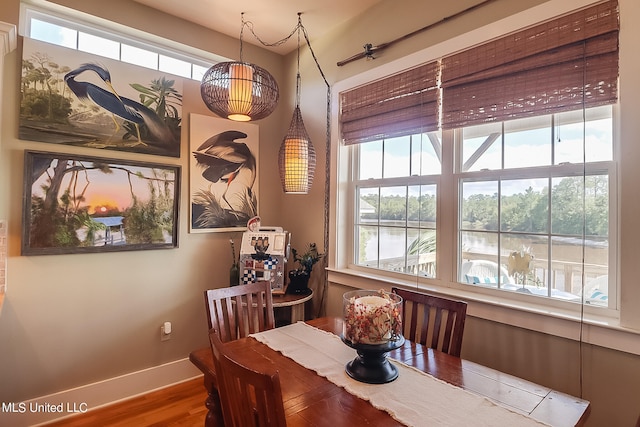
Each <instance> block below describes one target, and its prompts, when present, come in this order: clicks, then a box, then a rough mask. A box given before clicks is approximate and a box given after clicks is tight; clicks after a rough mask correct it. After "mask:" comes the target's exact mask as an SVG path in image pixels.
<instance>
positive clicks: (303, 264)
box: [287, 243, 324, 294]
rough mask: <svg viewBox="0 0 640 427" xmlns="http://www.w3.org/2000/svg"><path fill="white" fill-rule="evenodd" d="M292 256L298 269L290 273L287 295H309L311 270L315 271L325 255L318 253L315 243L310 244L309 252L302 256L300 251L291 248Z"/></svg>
mask: <svg viewBox="0 0 640 427" xmlns="http://www.w3.org/2000/svg"><path fill="white" fill-rule="evenodd" d="M291 254H292V255H293V262H297V263H298V267H297V268H296V269H294V270H291V271H289V286H288V287H287V293H290V294H307V293H309V278H310V277H311V270H313V266H314V265H315V264H316V263H317V262H318V261H320V258H322V257H323V256H324V254H321V253H319V252H318V248H317V246H316V244H315V243H310V244H309V246H308V247H307V251H306V252H305V253H304V254H302V255H300V254H298V251H297V250H296V249H294V248H291Z"/></svg>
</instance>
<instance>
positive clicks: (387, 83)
mask: <svg viewBox="0 0 640 427" xmlns="http://www.w3.org/2000/svg"><path fill="white" fill-rule="evenodd" d="M437 72H438V63H437V62H432V63H429V64H425V65H421V66H419V67H417V68H413V69H411V70H408V71H404V72H402V73H398V74H395V75H393V76H390V77H386V78H384V79H381V80H377V81H374V82H371V83H369V84H366V85H364V86H360V87H357V88H355V89H352V90H349V91H346V92H343V93H341V94H340V106H341V113H340V123H341V133H342V139H343V141H344V143H345V144H354V143H362V142H368V141H374V140H378V139H383V138H393V137H397V136H403V135H410V134H413V133H420V132H428V131H433V130H435V129H437V128H438V87H437Z"/></svg>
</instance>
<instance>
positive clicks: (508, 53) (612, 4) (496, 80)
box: [441, 0, 619, 129]
mask: <svg viewBox="0 0 640 427" xmlns="http://www.w3.org/2000/svg"><path fill="white" fill-rule="evenodd" d="M618 30H619V23H618V4H617V1H615V0H614V1H609V2H606V3H602V4H598V5H595V6H591V7H589V8H586V9H583V10H580V11H577V12H574V13H571V14H569V15H566V16H562V17H558V18H556V19H553V20H551V21H548V22H545V23H542V24H539V25H536V26H534V27H532V28H529V29H525V30H522V31H519V32H517V33H515V34H511V35H508V36H505V37H501V38H499V39H497V40H494V41H491V42H488V43H485V44H482V45H480V46H478V47H474V48H471V49H468V50H466V51H463V52H460V53H458V54H455V55H452V56H449V57H445V58H443V59H442V82H441V86H442V90H443V93H442V109H443V114H442V128H443V129H453V128H458V127H462V126H468V125H472V124H479V123H485V122H492V121H503V120H509V119H513V118H520V117H527V116H533V115H542V114H550V113H555V112H561V111H567V110H574V109H576V108H581V107H582V106H583V105H584V106H586V107H592V106H597V105H604V104H609V103H615V102H616V100H617V97H618V88H617V80H618Z"/></svg>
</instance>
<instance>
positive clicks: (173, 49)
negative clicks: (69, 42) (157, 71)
mask: <svg viewBox="0 0 640 427" xmlns="http://www.w3.org/2000/svg"><path fill="white" fill-rule="evenodd" d="M31 18H36V19H39V20H41V21H45V22H50V23H52V24H56V25H60V26H63V27H67V28H70V29H72V30H76V31H82V32H85V33H88V34H91V35H94V36H98V37H103V38H106V39H109V40H113V41H115V42H118V43H122V44H127V45H130V46H133V47H137V48H140V49H145V50H149V51H151V52H154V53H157V54H158V55H164V56H168V57H171V58H175V59H180V60H182V61H186V62H190V63H192V64H194V65H199V66H202V67H206V68H209V67H210V66H211V65H213V64H217V63H219V62H225V61H230V59H228V58H225V57H223V56H220V55H216V54H213V53H211V52H206V51H203V50H200V49H197V48H194V47H192V46H187V45H184V44H181V43H178V42H175V41H172V40H169V39H165V38H161V37H158V36H154V35H152V34H149V33H146V32H144V31H140V30H136V29H135V28H131V27H127V26H124V25H121V24H118V23H115V22H112V21H108V20H106V19H103V18H100V17H97V16H93V15H89V14H87V13H84V12H80V11H77V10H72V9H69V8H66V7H64V6H60V5H57V4H54V3H49V2H46V3H45V2H40V1H36V0H27V1H23V2H21V3H20V23H19V28H18V32H19V35H21V36H23V37H29V34H30V23H31Z"/></svg>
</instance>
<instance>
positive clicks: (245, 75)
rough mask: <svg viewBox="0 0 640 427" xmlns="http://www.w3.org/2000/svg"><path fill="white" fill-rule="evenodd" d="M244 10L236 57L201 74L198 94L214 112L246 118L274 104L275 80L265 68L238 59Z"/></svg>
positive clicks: (259, 116) (263, 113)
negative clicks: (237, 60) (236, 59)
mask: <svg viewBox="0 0 640 427" xmlns="http://www.w3.org/2000/svg"><path fill="white" fill-rule="evenodd" d="M244 26H245V21H244V13H243V14H242V28H241V29H240V61H239V62H220V63H218V64H215V65H214V66H212V67H211V68H209V69H208V70H207V72H206V73H205V74H204V76H203V77H202V83H201V85H200V95H201V96H202V100H203V101H204V103H205V104H206V106H207V107H208V108H209V110H211V111H213V112H214V113H216V114H217V115H219V116H221V117H225V118H228V119H231V120H235V121H240V122H247V121H250V120H259V119H263V118H265V117H267V116H268V115H269V114H271V113H272V112H273V110H274V109H275V108H276V105H277V104H278V97H279V93H278V83H277V82H276V80H275V79H274V78H273V76H272V75H271V74H269V72H268V71H267V70H265V69H264V68H262V67H259V66H257V65H255V64H249V63H247V62H244V61H243V60H242V53H243V52H242V38H243V33H244Z"/></svg>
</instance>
